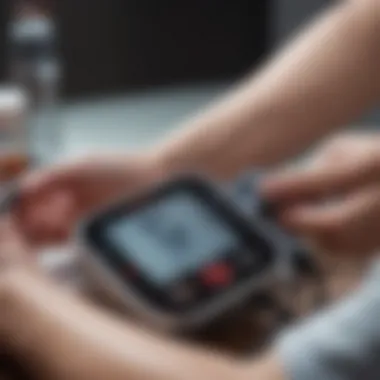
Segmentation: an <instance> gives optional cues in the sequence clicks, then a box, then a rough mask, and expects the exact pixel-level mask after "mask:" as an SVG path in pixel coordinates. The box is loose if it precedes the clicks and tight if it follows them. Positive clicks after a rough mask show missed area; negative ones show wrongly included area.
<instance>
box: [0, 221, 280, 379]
mask: <svg viewBox="0 0 380 380" xmlns="http://www.w3.org/2000/svg"><path fill="white" fill-rule="evenodd" d="M0 237H1V239H0V259H1V265H0V305H1V309H2V310H3V312H2V313H1V315H0V345H1V347H2V348H3V349H4V348H6V349H7V351H8V352H10V353H11V354H13V355H15V356H16V357H18V358H21V359H22V362H23V364H24V365H25V366H26V367H27V368H29V370H30V371H31V372H32V373H34V374H36V375H38V378H39V379H57V380H66V379H67V380H68V379H70V380H71V379H73V380H75V379H94V380H97V379H99V380H100V379H105V378H107V379H113V380H117V379H120V380H121V379H136V380H143V379H176V380H181V379H183V380H186V379H194V378H197V379H210V378H219V379H225V380H229V379H231V380H232V379H242V380H244V379H247V380H248V379H251V378H252V377H253V378H260V379H268V380H269V379H270V380H277V379H278V380H280V379H283V376H282V373H281V370H280V368H279V367H278V364H277V361H276V360H275V359H274V356H273V355H271V354H267V355H265V356H263V357H262V358H258V359H257V360H255V361H252V362H244V361H242V360H237V359H236V358H232V357H226V356H222V355H220V354H218V353H215V352H209V351H205V350H203V349H200V348H198V347H195V346H190V345H186V344H185V343H183V342H180V341H176V340H174V339H170V338H168V337H162V336H159V335H158V334H156V333H153V332H150V331H147V330H146V329H143V328H142V327H139V326H137V325H133V324H131V323H128V322H125V321H123V320H121V319H120V318H117V317H115V316H113V315H111V314H108V313H107V312H105V311H104V310H100V309H97V308H95V307H94V306H93V305H91V304H90V303H89V302H87V301H85V300H83V299H81V298H79V297H78V296H76V295H74V294H72V293H69V292H67V291H65V290H63V289H62V288H60V287H58V286H57V285H56V284H54V283H53V282H51V281H50V280H48V279H47V278H45V277H44V276H42V275H41V274H40V273H38V271H37V269H36V268H34V266H33V264H32V263H30V262H28V260H27V258H28V257H30V250H29V248H28V247H27V245H26V244H25V242H23V241H22V239H21V236H20V235H19V234H18V233H17V232H16V230H15V228H14V224H13V223H11V222H10V221H4V220H3V221H2V222H1V225H0ZM25 321H28V323H25ZM35 347H38V349H34V348H35Z"/></svg>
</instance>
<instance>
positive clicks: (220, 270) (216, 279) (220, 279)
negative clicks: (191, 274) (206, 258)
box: [201, 263, 235, 287]
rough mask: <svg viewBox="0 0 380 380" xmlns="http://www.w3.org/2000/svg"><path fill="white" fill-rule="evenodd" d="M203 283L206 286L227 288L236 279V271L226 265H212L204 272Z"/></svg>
mask: <svg viewBox="0 0 380 380" xmlns="http://www.w3.org/2000/svg"><path fill="white" fill-rule="evenodd" d="M201 276H202V282H203V284H204V285H206V286H212V287H214V286H218V287H219V286H227V285H229V284H230V283H231V282H232V281H233V280H234V277H235V273H234V270H233V269H232V268H231V267H230V266H229V265H228V264H226V263H219V264H214V265H210V266H209V267H207V268H206V269H204V270H203V271H202V274H201Z"/></svg>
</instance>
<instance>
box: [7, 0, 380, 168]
mask: <svg viewBox="0 0 380 380" xmlns="http://www.w3.org/2000/svg"><path fill="white" fill-rule="evenodd" d="M330 3H331V1H328V0H307V1H305V0H256V1H252V0H234V1H231V0H192V1H178V0H162V1H153V0H80V1H77V0H64V1H53V0H52V1H49V0H30V1H28V0H23V1H22V0H13V1H12V0H1V2H0V28H1V30H0V73H1V81H2V83H9V82H10V81H11V82H12V83H17V82H20V83H25V82H28V80H27V79H25V72H29V71H33V70H34V73H35V72H38V74H37V77H38V78H37V79H36V81H37V82H38V83H37V84H36V83H34V84H31V83H30V80H29V82H28V84H27V86H29V88H32V91H31V93H32V98H33V106H35V109H36V110H38V112H39V114H41V112H42V114H43V113H44V112H45V111H46V110H49V112H50V114H49V115H50V116H49V118H46V115H45V116H44V117H45V119H38V120H39V121H38V122H36V121H35V122H34V124H33V125H34V127H33V128H34V129H33V137H32V140H33V144H36V147H35V148H33V149H35V150H38V151H39V152H40V153H39V155H40V156H41V157H43V158H41V161H49V160H52V159H53V156H57V155H58V156H59V158H65V157H72V156H76V155H82V154H85V153H88V152H91V151H94V150H110V149H112V150H115V149H122V150H125V149H128V150H138V149H140V148H141V147H142V146H144V145H146V144H151V143H153V142H154V141H156V139H157V138H159V137H160V136H161V135H163V134H166V133H167V132H169V131H170V130H171V129H173V128H176V126H178V125H179V123H180V121H181V120H182V119H184V118H185V117H186V116H188V115H191V114H192V113H194V112H195V111H196V110H198V109H200V108H201V107H204V106H206V105H207V104H208V103H209V102H211V101H212V100H214V99H215V98H216V97H218V96H219V95H220V94H221V93H223V92H224V91H225V90H226V89H227V88H228V87H229V86H230V84H231V83H233V82H234V81H235V80H236V79H238V78H241V77H242V76H243V75H244V74H246V73H247V72H248V71H250V70H254V69H255V68H256V67H257V66H258V65H259V64H260V63H261V62H263V60H265V58H266V57H267V56H268V55H269V54H270V53H271V52H272V51H273V50H275V49H276V48H278V47H279V46H280V45H281V44H283V43H284V42H285V41H286V40H287V39H288V38H289V36H291V35H292V34H293V33H295V32H296V30H297V29H298V28H299V27H300V26H301V25H302V24H304V23H305V22H307V21H308V19H309V18H311V17H313V16H314V15H315V13H316V12H318V11H319V10H321V9H322V8H323V7H325V6H326V5H328V4H330ZM20 4H21V8H20ZM27 4H29V5H30V4H33V6H34V11H32V12H29V13H28V17H30V15H31V14H32V15H33V17H34V29H33V27H30V26H29V27H30V28H31V30H35V31H36V30H39V32H36V39H37V40H38V38H39V39H40V40H39V42H38V41H37V42H36V41H34V42H33V41H29V42H28V43H29V45H28V43H25V42H23V41H21V40H22V38H21V37H22V33H21V32H20V30H23V28H24V29H25V27H23V25H24V24H27V21H26V18H25V17H24V16H25V15H24V14H23V17H20V9H25V7H26V6H27ZM18 7H19V8H18ZM36 10H37V11H36ZM36 14H37V17H36ZM41 15H43V17H41ZM36 20H37V21H36ZM44 23H45V24H44ZM43 24H44V25H45V29H44V28H43V27H41V25H43ZM38 25H40V26H39V27H38ZM15 30H16V32H15ZM26 30H28V29H27V28H26ZM42 30H44V31H45V35H44V33H43V32H42ZM10 31H11V32H10ZM20 33H21V34H20ZM39 33H40V34H39ZM27 34H28V36H29V35H30V32H28V33H27ZM20 35H21V37H20ZM49 36H50V37H49ZM20 41H21V42H20ZM33 43H34V45H33ZM36 56H38V57H37V61H38V62H39V63H38V69H36V68H35V67H34V68H30V67H26V68H25V67H24V68H23V69H22V70H24V71H23V73H21V74H20V72H17V70H16V72H14V70H13V69H12V68H14V67H18V66H17V62H20V61H21V62H25V61H28V60H31V61H32V60H33V59H34V60H36ZM41 57H42V58H41ZM41 62H42V64H41ZM41 67H42V68H43V69H41ZM12 70H13V72H12ZM28 70H29V71H28ZM41 73H43V74H41ZM33 75H35V74H33ZM37 87H38V91H37V90H35V89H36V88H37ZM53 109H54V113H52V110H53ZM35 120H37V119H35ZM368 120H370V121H371V123H373V124H375V123H376V121H380V116H379V117H377V115H376V112H375V114H371V115H370V116H368V117H367V121H368ZM53 134H54V136H53ZM37 145H38V147H37ZM52 147H53V148H54V149H51V148H52ZM44 149H45V153H43V154H42V153H41V151H42V150H44ZM55 158H56V157H55Z"/></svg>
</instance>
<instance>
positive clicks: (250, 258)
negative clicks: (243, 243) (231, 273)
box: [235, 251, 257, 271]
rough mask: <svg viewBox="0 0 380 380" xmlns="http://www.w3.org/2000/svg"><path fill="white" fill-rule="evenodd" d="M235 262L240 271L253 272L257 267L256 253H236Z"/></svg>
mask: <svg viewBox="0 0 380 380" xmlns="http://www.w3.org/2000/svg"><path fill="white" fill-rule="evenodd" d="M235 262H236V264H237V266H238V267H239V270H243V271H246V270H251V269H252V268H254V267H255V266H256V265H257V257H256V255H255V253H254V252H251V251H240V252H238V253H236V259H235Z"/></svg>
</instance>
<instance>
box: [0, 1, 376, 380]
mask: <svg viewBox="0 0 380 380" xmlns="http://www.w3.org/2000/svg"><path fill="white" fill-rule="evenodd" d="M379 38H380V10H379V3H378V1H375V0H361V1H347V2H339V3H338V4H337V5H335V6H334V7H333V8H332V9H330V10H329V11H328V12H327V13H326V14H324V15H322V16H321V17H320V19H319V20H317V21H316V22H315V23H314V24H313V25H311V26H310V27H309V28H307V30H305V31H304V32H303V33H302V34H301V36H300V37H299V38H297V39H296V40H295V41H293V42H292V43H291V44H290V45H289V46H288V47H287V48H286V49H285V50H284V51H283V52H281V53H280V54H279V55H277V56H276V57H274V58H273V59H272V61H271V63H270V64H268V65H266V66H265V68H263V69H262V70H261V71H260V72H259V73H258V74H257V75H255V76H254V77H252V78H247V79H246V80H245V81H244V83H242V84H241V85H238V86H237V88H236V89H235V90H233V91H232V92H231V94H229V95H227V96H226V97H225V98H224V99H222V100H221V101H220V102H218V103H217V104H216V105H214V106H211V107H210V108H209V109H208V110H206V111H205V112H202V113H200V114H199V115H198V116H196V117H195V118H193V119H192V120H190V121H188V122H186V123H185V125H184V126H183V128H181V129H180V131H179V132H178V133H176V134H174V135H172V136H169V138H168V139H166V140H165V141H163V142H162V143H160V144H157V146H156V147H155V148H153V149H152V150H150V151H149V152H145V153H143V154H141V155H139V156H134V157H125V158H120V157H117V158H112V157H111V158H105V159H104V160H102V159H99V158H98V159H96V160H95V161H92V160H87V161H85V162H81V163H74V164H69V165H65V166H63V167H61V168H58V169H57V170H55V169H54V170H53V171H48V172H43V173H39V174H38V175H31V176H30V177H28V178H27V179H26V180H25V182H24V183H23V188H22V202H21V203H20V204H19V207H18V208H17V210H15V215H16V216H17V217H18V223H17V226H18V228H20V229H21V230H22V232H23V233H25V236H27V237H28V239H29V240H33V241H34V242H38V243H43V242H46V241H48V240H56V239H58V238H62V237H64V236H65V234H67V231H68V230H70V228H71V227H72V226H73V224H74V222H75V221H77V219H78V217H80V216H81V215H83V213H86V212H88V211H90V210H91V209H93V208H94V207H95V206H97V205H98V204H99V203H103V202H106V201H109V200H110V199H113V198H114V197H115V196H117V195H118V194H121V193H124V192H125V191H128V194H132V193H136V192H139V191H142V189H144V188H146V187H148V186H150V185H152V184H153V183H157V182H158V181H161V180H163V179H165V178H168V177H170V176H172V175H173V174H175V173H177V172H183V171H188V170H197V171H201V172H205V173H208V174H210V175H211V176H213V177H215V178H230V177H232V176H233V175H235V174H236V173H237V172H239V171H240V170H244V169H245V168H247V167H250V166H252V165H271V164H273V163H276V162H278V161H279V160H282V159H284V158H288V157H290V156H292V155H294V154H296V153H299V152H300V151H302V150H303V149H304V148H306V147H307V146H309V145H310V144H311V143H312V142H313V141H315V140H317V139H318V138H320V137H321V136H323V135H325V134H326V133H327V132H329V131H332V130H334V129H335V128H338V127H339V126H341V125H343V124H345V123H346V122H349V121H351V120H352V119H354V118H355V117H356V116H358V115H359V114H361V113H362V111H363V110H365V109H366V108H367V107H369V106H370V105H372V104H373V103H375V101H376V100H377V98H378V95H379V92H380V82H379V81H378V80H376V78H377V74H378V67H379V64H380V51H379V49H378V41H379ZM343 182H344V181H343ZM276 186H277V188H281V186H280V185H278V183H277V184H276V185H273V183H272V184H271V185H270V186H269V185H268V187H267V190H266V191H267V192H268V194H269V193H270V194H272V195H271V196H272V197H273V199H279V200H280V199H281V197H282V195H281V191H278V192H279V193H280V195H279V194H277V195H276V196H275V195H273V194H275V193H276V191H277V190H273V189H274V188H276ZM295 193H296V192H295ZM268 196H269V195H268ZM301 198H303V197H301ZM297 199H298V198H297ZM297 199H296V201H297ZM296 201H294V199H293V200H292V204H293V205H294V204H295V203H296ZM302 201H304V199H302ZM359 203H360V202H359ZM283 204H284V203H283ZM56 215H58V216H59V218H57V219H56V218H55V217H54V218H52V216H56ZM290 219H291V218H290ZM301 219H302V218H301ZM299 222H301V224H303V223H304V222H303V221H302V220H299ZM21 272H22V273H21ZM21 272H18V271H17V270H16V271H9V272H8V274H9V273H13V275H7V276H3V282H4V285H3V287H2V289H3V290H2V297H1V299H2V300H3V302H5V305H6V306H7V308H4V310H8V312H7V313H4V315H3V316H2V319H3V320H2V321H0V322H1V323H0V324H1V326H2V329H3V330H2V331H3V332H2V335H3V336H4V337H5V342H8V344H9V345H10V346H9V347H10V349H11V350H12V351H13V352H15V353H16V355H18V356H22V357H24V358H26V359H27V360H28V361H29V364H30V365H31V366H32V367H33V368H38V369H39V370H40V371H41V373H44V374H45V375H46V376H47V377H48V378H49V377H51V378H54V379H66V378H70V379H76V378H78V379H80V378H92V379H97V378H112V379H118V378H120V379H121V378H123V379H125V378H128V379H131V380H134V379H145V378H149V379H151V378H155V379H161V378H162V379H170V378H173V379H174V378H175V379H182V378H187V377H189V376H191V378H192V379H193V378H197V379H202V378H205V379H206V378H207V379H209V378H225V379H227V378H228V379H229V378H231V379H245V378H246V377H247V378H248V377H249V378H250V379H252V378H259V379H268V380H269V379H271V380H277V379H284V378H285V377H286V376H285V374H284V373H283V371H282V365H281V361H280V360H279V359H278V358H275V357H274V356H273V355H271V354H268V355H267V356H265V357H264V358H262V359H258V360H257V361H255V362H253V363H252V365H247V364H246V363H245V364H244V365H243V364H242V363H237V362H236V361H231V360H229V359H228V358H222V357H219V356H217V355H213V354H210V353H206V352H202V351H200V350H198V349H195V348H190V347H187V346H184V345H182V344H180V343H173V342H169V341H167V340H166V339H165V338H161V337H160V338H158V337H154V336H153V334H148V333H146V332H144V331H141V330H139V329H136V328H135V327H132V326H128V324H127V325H124V324H123V323H121V322H120V321H116V320H114V319H113V318H111V317H109V316H106V315H105V314H103V313H102V312H100V311H99V312H97V311H96V310H95V309H93V308H92V307H91V306H89V305H86V304H85V303H84V302H83V301H80V300H78V299H76V298H72V296H70V295H66V294H63V292H62V291H61V290H59V289H57V288H56V287H54V286H50V284H47V283H46V282H45V280H42V279H41V278H40V276H38V275H30V274H28V273H30V272H27V274H25V272H23V271H21ZM15 273H16V274H15ZM23 273H24V274H23ZM46 305H49V308H47V307H46ZM25 320H28V324H25V323H23V322H24V321H25ZM16 328H17V329H16ZM20 329H21V330H20ZM62 331H63V333H62ZM16 337H18V339H15V338H16ZM110 337H111V338H114V339H110ZM11 338H13V339H11ZM57 342H59V344H57ZM78 346H79V349H78ZM84 346H85V347H86V350H82V349H81V348H83V347H84ZM34 347H38V350H35V349H34ZM132 347H133V348H132ZM86 353H87V354H86ZM94 359H95V360H94ZM157 359H158V360H157ZM187 368H188V370H187Z"/></svg>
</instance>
